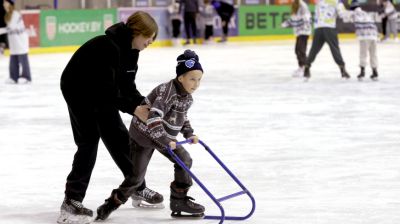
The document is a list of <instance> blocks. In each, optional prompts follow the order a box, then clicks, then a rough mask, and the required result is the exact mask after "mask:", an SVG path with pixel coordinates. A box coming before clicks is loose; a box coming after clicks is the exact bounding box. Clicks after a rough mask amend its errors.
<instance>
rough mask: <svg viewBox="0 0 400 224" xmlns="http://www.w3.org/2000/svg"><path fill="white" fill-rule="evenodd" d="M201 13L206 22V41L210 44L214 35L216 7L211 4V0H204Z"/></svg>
mask: <svg viewBox="0 0 400 224" xmlns="http://www.w3.org/2000/svg"><path fill="white" fill-rule="evenodd" d="M201 14H202V16H203V18H204V22H205V30H204V40H205V42H204V43H205V44H208V43H210V42H211V41H212V38H213V36H214V7H213V6H212V5H211V0H204V7H203V8H202V12H201Z"/></svg>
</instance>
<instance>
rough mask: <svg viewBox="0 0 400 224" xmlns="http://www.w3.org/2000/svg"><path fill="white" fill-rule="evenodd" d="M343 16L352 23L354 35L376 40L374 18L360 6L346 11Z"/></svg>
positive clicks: (376, 32)
mask: <svg viewBox="0 0 400 224" xmlns="http://www.w3.org/2000/svg"><path fill="white" fill-rule="evenodd" d="M343 17H344V19H347V20H349V21H350V22H352V23H354V27H355V30H356V35H357V38H358V39H359V40H378V28H377V27H376V24H375V21H374V18H373V17H372V15H370V14H368V13H367V12H365V11H363V10H362V9H361V8H360V7H358V8H356V9H355V10H354V11H346V12H345V14H344V15H343Z"/></svg>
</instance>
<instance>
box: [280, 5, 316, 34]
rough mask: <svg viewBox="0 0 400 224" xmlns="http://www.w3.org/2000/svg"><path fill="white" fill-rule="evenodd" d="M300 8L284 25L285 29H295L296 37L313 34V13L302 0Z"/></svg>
mask: <svg viewBox="0 0 400 224" xmlns="http://www.w3.org/2000/svg"><path fill="white" fill-rule="evenodd" d="M299 2H300V6H299V9H298V10H297V12H296V14H293V15H291V16H290V18H289V19H288V20H286V21H284V22H283V23H282V26H283V27H293V32H294V34H295V35H296V36H299V35H310V34H311V13H310V10H308V6H307V4H306V3H305V2H304V1H303V0H300V1H299Z"/></svg>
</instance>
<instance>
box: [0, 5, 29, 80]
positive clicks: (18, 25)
mask: <svg viewBox="0 0 400 224" xmlns="http://www.w3.org/2000/svg"><path fill="white" fill-rule="evenodd" d="M3 6H4V9H5V11H6V15H5V16H4V20H5V22H6V24H7V27H6V28H1V29H0V34H3V33H7V37H8V42H9V48H10V68H9V70H10V78H9V79H7V80H6V83H8V84H16V83H21V84H29V83H31V81H32V78H31V70H30V67H29V60H28V51H29V37H28V33H27V32H26V30H25V24H24V21H23V20H22V16H21V13H19V12H18V11H16V10H15V8H14V0H5V1H4V3H3ZM20 65H21V67H22V72H21V74H20V72H19V71H20Z"/></svg>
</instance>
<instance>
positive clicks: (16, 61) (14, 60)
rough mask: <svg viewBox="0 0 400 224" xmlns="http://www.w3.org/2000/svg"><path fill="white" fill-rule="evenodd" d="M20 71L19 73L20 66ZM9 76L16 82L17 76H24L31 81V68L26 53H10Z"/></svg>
mask: <svg viewBox="0 0 400 224" xmlns="http://www.w3.org/2000/svg"><path fill="white" fill-rule="evenodd" d="M21 67H22V72H21V75H20V68H21ZM9 70H10V78H11V79H13V80H14V81H16V82H17V80H18V78H19V77H24V78H26V79H27V80H29V81H32V76H31V69H30V66H29V59H28V54H13V55H10V67H9Z"/></svg>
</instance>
